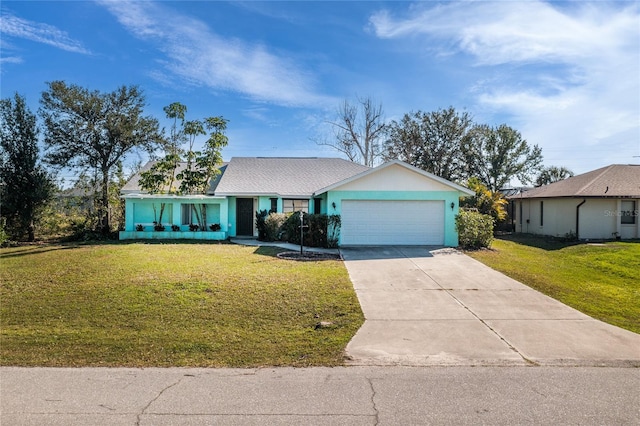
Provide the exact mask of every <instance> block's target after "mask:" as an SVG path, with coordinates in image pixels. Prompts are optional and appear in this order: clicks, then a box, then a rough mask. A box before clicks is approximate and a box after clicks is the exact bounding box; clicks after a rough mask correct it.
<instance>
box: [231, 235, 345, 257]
mask: <svg viewBox="0 0 640 426" xmlns="http://www.w3.org/2000/svg"><path fill="white" fill-rule="evenodd" d="M230 241H231V242H232V243H234V244H241V245H244V246H255V247H262V246H266V247H280V248H283V249H287V250H291V251H297V252H300V246H299V245H297V244H290V243H284V242H282V241H269V242H267V241H258V240H257V239H255V238H231V239H230ZM303 251H309V252H314V253H330V254H338V255H339V254H340V249H337V248H334V249H329V248H322V247H307V246H304V248H303Z"/></svg>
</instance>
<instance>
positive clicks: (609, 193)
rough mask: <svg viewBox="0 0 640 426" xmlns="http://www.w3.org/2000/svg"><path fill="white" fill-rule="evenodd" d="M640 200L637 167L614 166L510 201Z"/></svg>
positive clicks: (519, 195)
mask: <svg viewBox="0 0 640 426" xmlns="http://www.w3.org/2000/svg"><path fill="white" fill-rule="evenodd" d="M556 197H584V198H593V197H598V198H640V165H638V164H635V165H634V164H627V165H625V164H613V165H610V166H606V167H602V168H600V169H597V170H593V171H591V172H587V173H583V174H581V175H577V176H573V177H570V178H567V179H565V180H561V181H559V182H554V183H551V184H549V185H545V186H541V187H539V188H534V189H531V190H529V191H524V192H522V193H520V194H518V195H516V196H513V197H511V198H514V199H517V198H556Z"/></svg>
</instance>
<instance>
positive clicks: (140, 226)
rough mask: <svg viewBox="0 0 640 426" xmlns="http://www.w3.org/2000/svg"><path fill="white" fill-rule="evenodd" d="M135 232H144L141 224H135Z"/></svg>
mask: <svg viewBox="0 0 640 426" xmlns="http://www.w3.org/2000/svg"><path fill="white" fill-rule="evenodd" d="M136 231H138V232H142V231H144V226H143V225H142V224H141V223H139V224H137V225H136Z"/></svg>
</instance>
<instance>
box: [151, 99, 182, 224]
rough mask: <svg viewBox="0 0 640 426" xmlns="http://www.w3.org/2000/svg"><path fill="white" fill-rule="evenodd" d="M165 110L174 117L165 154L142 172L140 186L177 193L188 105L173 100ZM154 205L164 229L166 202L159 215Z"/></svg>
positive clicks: (158, 191)
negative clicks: (176, 185) (175, 184)
mask: <svg viewBox="0 0 640 426" xmlns="http://www.w3.org/2000/svg"><path fill="white" fill-rule="evenodd" d="M163 110H164V112H165V114H166V116H167V118H169V119H173V122H172V124H171V130H170V134H169V140H168V141H167V144H166V153H165V156H164V157H163V158H161V159H159V160H158V161H156V162H155V163H154V164H153V165H152V166H151V167H150V168H149V170H146V171H144V172H142V173H141V174H140V180H139V185H140V188H142V190H144V191H147V192H148V193H149V194H175V193H176V192H177V188H176V187H175V186H174V183H175V181H176V171H177V169H178V165H179V164H180V161H181V158H180V154H181V152H182V149H181V145H182V143H184V142H185V141H186V135H185V131H184V119H185V115H186V113H187V107H186V105H183V104H181V103H180V102H173V103H172V104H171V105H168V106H166V107H164V108H163ZM152 207H153V213H154V217H155V221H156V222H157V224H156V227H157V228H156V229H162V228H163V225H162V218H163V216H164V210H165V208H166V203H160V215H159V216H158V211H157V207H156V204H155V203H153V204H152Z"/></svg>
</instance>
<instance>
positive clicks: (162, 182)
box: [139, 102, 228, 230]
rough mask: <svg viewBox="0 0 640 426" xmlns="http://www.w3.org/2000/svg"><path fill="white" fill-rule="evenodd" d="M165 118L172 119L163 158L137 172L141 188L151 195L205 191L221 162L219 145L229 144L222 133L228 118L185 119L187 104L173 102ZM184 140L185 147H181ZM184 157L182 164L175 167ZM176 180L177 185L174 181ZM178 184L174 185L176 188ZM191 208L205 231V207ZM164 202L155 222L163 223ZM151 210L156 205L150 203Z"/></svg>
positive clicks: (220, 146) (166, 111)
mask: <svg viewBox="0 0 640 426" xmlns="http://www.w3.org/2000/svg"><path fill="white" fill-rule="evenodd" d="M164 111H165V113H166V115H167V118H172V119H173V124H172V127H171V132H170V135H169V140H168V143H167V146H166V154H165V156H164V158H162V159H160V160H158V161H157V162H156V163H154V164H153V165H152V166H151V167H150V168H149V170H147V171H145V172H142V173H141V174H140V175H141V176H140V181H139V183H140V187H141V188H142V189H143V190H145V191H147V192H149V193H151V194H181V195H193V194H205V193H206V191H207V189H208V188H209V186H210V185H211V180H212V179H213V178H214V177H215V176H216V175H217V174H218V173H219V170H218V167H219V165H220V164H221V163H222V148H224V147H225V146H226V145H227V143H228V138H227V136H226V135H225V131H226V128H227V123H228V120H226V119H224V118H223V117H207V118H205V119H203V120H185V119H186V113H187V107H186V106H185V105H183V104H181V103H179V102H174V103H172V104H171V105H169V106H167V107H165V108H164ZM204 135H208V139H207V140H206V141H205V142H204V146H203V147H202V149H201V150H196V149H195V148H196V141H197V140H198V138H199V137H200V136H204ZM185 142H186V144H187V149H186V150H185V149H182V148H181V146H182V144H184V143H185ZM182 155H184V157H185V162H186V164H185V166H184V168H183V169H182V170H181V171H180V172H178V173H176V172H177V170H178V166H179V164H180V162H181V161H182ZM178 181H179V184H177V182H178ZM176 185H177V187H176ZM195 207H196V208H195V209H194V210H193V211H194V213H195V215H196V220H197V222H198V225H199V228H200V229H203V230H206V229H207V223H206V206H205V205H203V204H198V205H196V206H195ZM164 208H165V206H164V203H161V205H160V215H159V218H158V219H157V222H158V224H161V223H162V216H163V212H164ZM153 209H154V212H156V206H155V204H154V205H153Z"/></svg>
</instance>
